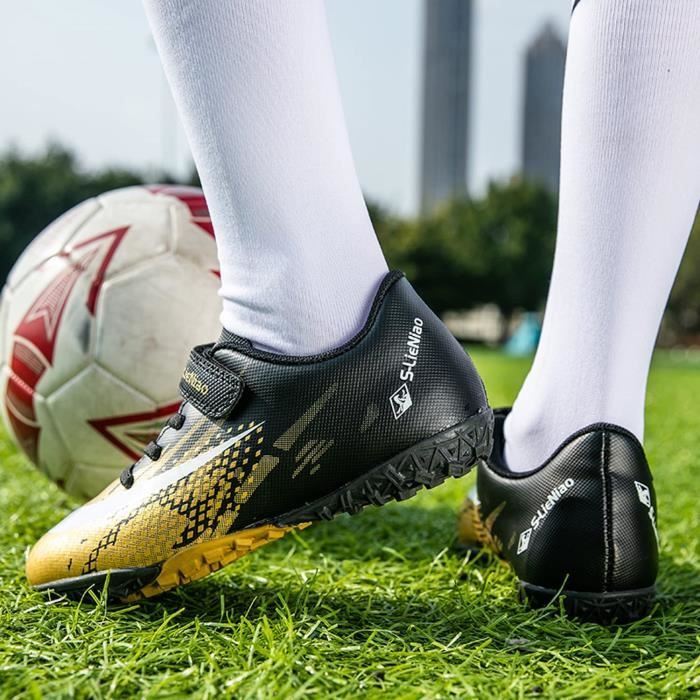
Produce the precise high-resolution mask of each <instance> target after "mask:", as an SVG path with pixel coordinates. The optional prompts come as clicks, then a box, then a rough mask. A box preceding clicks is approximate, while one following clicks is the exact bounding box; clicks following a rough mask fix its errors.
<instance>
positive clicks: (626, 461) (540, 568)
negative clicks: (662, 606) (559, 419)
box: [458, 409, 658, 624]
mask: <svg viewBox="0 0 700 700" xmlns="http://www.w3.org/2000/svg"><path fill="white" fill-rule="evenodd" d="M508 412H509V409H499V410H497V411H496V412H495V427H494V450H493V453H492V455H491V457H490V459H489V460H488V462H487V463H484V462H481V463H480V464H479V468H478V472H477V488H476V492H477V494H478V496H477V495H476V494H474V495H471V496H470V497H468V498H467V500H466V501H465V504H464V506H463V508H462V512H461V513H460V519H459V532H458V541H459V544H460V545H461V546H463V547H467V548H473V547H480V546H483V545H486V546H488V547H489V548H491V549H492V550H494V551H495V552H496V553H497V554H498V555H500V556H501V557H502V558H504V559H505V560H506V561H507V562H508V563H509V564H510V565H511V566H512V567H513V569H514V570H515V574H516V576H517V577H518V578H519V579H520V590H521V595H522V596H523V597H524V598H526V599H527V600H528V601H529V602H530V604H531V605H532V606H533V607H544V606H546V605H549V604H550V603H551V602H552V601H554V600H556V599H561V602H562V604H563V606H564V609H565V610H566V612H567V613H568V614H569V615H571V616H572V617H578V618H581V619H585V620H590V621H594V622H600V623H603V624H608V623H612V622H618V623H625V622H631V621H633V620H637V619H639V618H641V617H644V616H645V615H647V614H648V613H649V611H650V610H651V607H652V605H653V603H654V597H655V581H656V573H657V560H658V535H657V530H656V495H655V493H654V485H653V481H652V477H651V472H650V471H649V466H648V464H647V460H646V457H645V456H644V450H643V448H642V446H641V445H640V444H639V441H638V440H637V439H636V438H635V437H634V435H632V434H631V433H630V432H629V431H627V430H625V429H624V428H620V427H618V426H615V425H608V424H605V423H598V424H595V425H591V426H589V427H587V428H584V429H583V430H580V431H578V432H577V433H574V434H573V435H572V436H571V437H569V438H568V439H567V440H565V441H564V443H563V444H562V445H561V446H560V447H559V448H558V449H557V450H556V451H555V452H554V454H553V455H552V456H551V457H550V458H549V459H548V460H547V461H546V462H545V463H544V464H542V465H541V466H539V467H537V468H535V469H533V470H531V471H529V472H525V473H515V472H512V471H510V470H509V469H508V466H507V465H506V464H505V460H504V458H503V449H504V438H503V425H504V422H505V418H506V416H507V415H508Z"/></svg>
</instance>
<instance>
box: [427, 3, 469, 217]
mask: <svg viewBox="0 0 700 700" xmlns="http://www.w3.org/2000/svg"><path fill="white" fill-rule="evenodd" d="M471 31H472V0H426V2H425V49H424V50H425V54H424V63H423V71H424V73H423V125H422V128H423V135H422V154H421V211H422V212H423V213H424V214H426V213H430V212H431V211H432V210H433V209H434V208H435V206H436V205H438V204H440V203H442V202H444V201H447V200H449V199H451V198H453V197H457V196H460V195H465V194H466V193H467V137H468V131H469V88H470V63H471V61H470V58H471Z"/></svg>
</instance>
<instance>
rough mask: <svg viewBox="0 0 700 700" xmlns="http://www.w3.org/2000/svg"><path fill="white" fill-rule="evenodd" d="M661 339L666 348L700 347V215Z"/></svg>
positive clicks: (675, 287) (672, 294)
mask: <svg viewBox="0 0 700 700" xmlns="http://www.w3.org/2000/svg"><path fill="white" fill-rule="evenodd" d="M661 340H662V342H663V344H664V345H674V344H676V343H678V342H684V343H688V342H692V343H693V344H700V213H699V214H698V216H697V217H696V219H695V225H694V226H693V230H692V233H691V234H690V239H689V241H688V247H687V248H686V251H685V256H684V257H683V262H682V263H681V266H680V269H679V271H678V276H677V277H676V283H675V284H674V285H673V290H672V292H671V298H670V300H669V303H668V309H667V310H666V316H665V318H664V324H663V330H662V336H661Z"/></svg>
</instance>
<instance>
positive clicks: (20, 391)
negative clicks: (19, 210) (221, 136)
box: [0, 186, 220, 498]
mask: <svg viewBox="0 0 700 700" xmlns="http://www.w3.org/2000/svg"><path fill="white" fill-rule="evenodd" d="M218 288H219V271H218V261H217V257H216V246H215V242H214V233H213V229H212V225H211V220H210V219H209V213H208V210H207V206H206V202H205V200H204V196H203V194H202V192H201V190H198V189H196V188H191V187H171V186H154V187H128V188H125V189H121V190H115V191H113V192H108V193H107V194H104V195H101V196H100V197H96V198H94V199H89V200H87V201H86V202H83V203H82V204H79V205H78V206H77V207H75V208H73V209H71V210H70V211H69V212H67V213H66V214H64V215H63V216H62V217H60V218H59V219H58V220H56V221H55V222H54V223H53V224H51V225H50V226H49V227H48V228H46V229H45V230H44V231H43V232H42V233H41V234H40V235H39V236H37V238H36V239H35V240H34V241H33V242H32V243H31V245H29V247H28V248H27V250H26V251H25V252H24V253H23V254H22V256H21V257H20V258H19V260H18V261H17V263H16V264H15V266H14V268H13V269H12V271H11V273H10V275H9V277H8V280H7V284H6V286H5V288H4V289H3V292H2V299H1V300H0V405H1V410H2V413H3V416H4V418H5V422H6V424H7V426H8V428H9V431H10V433H11V434H12V436H13V437H14V439H15V440H16V442H17V444H18V445H19V446H20V447H21V448H22V449H23V450H24V452H25V453H26V454H27V455H28V456H29V458H30V459H31V460H32V461H33V462H34V463H35V464H36V465H37V466H38V467H39V468H40V469H41V470H42V471H43V472H44V473H46V474H47V475H48V476H49V477H50V478H51V479H53V480H54V481H55V482H56V483H58V484H59V485H60V486H62V487H63V488H65V489H66V491H68V492H69V493H71V494H73V495H76V496H79V497H85V498H87V497H91V496H93V495H95V494H96V493H98V492H99V491H100V490H101V489H102V488H104V486H106V485H107V484H108V483H109V482H110V481H112V480H113V479H114V478H115V477H116V476H118V475H119V472H120V471H121V470H122V469H123V468H124V467H125V466H128V464H129V463H130V462H132V461H134V460H136V459H137V458H138V457H139V456H140V454H141V451H142V449H143V447H144V446H145V445H146V443H148V442H149V441H150V440H151V439H153V438H154V437H155V436H156V435H157V434H158V431H159V429H160V427H161V426H162V424H163V422H164V421H165V420H166V419H167V417H168V416H169V415H170V414H172V413H173V412H174V411H175V410H176V408H177V406H178V403H179V399H178V382H179V378H180V374H181V372H182V369H183V367H184V365H185V362H186V360H187V356H188V354H189V351H190V349H191V348H192V346H194V345H197V344H200V343H205V342H210V341H211V340H214V339H215V338H216V337H217V336H218V333H219V320H218V319H219V310H220V309H219V299H218V296H217V291H218Z"/></svg>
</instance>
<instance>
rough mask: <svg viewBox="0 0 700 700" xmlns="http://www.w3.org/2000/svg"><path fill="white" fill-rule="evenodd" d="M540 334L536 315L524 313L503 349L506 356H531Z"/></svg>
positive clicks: (540, 326)
mask: <svg viewBox="0 0 700 700" xmlns="http://www.w3.org/2000/svg"><path fill="white" fill-rule="evenodd" d="M541 334H542V324H541V323H540V319H539V317H538V315H537V314H535V313H532V312H529V313H526V314H524V315H523V318H522V321H520V323H519V324H518V327H517V328H516V329H515V332H514V333H513V335H511V336H510V338H509V339H508V342H507V343H506V344H505V345H504V347H503V349H504V350H505V352H506V354H507V355H512V356H514V357H522V356H524V355H532V354H533V353H534V352H535V350H537V344H538V343H539V342H540V335H541Z"/></svg>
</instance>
